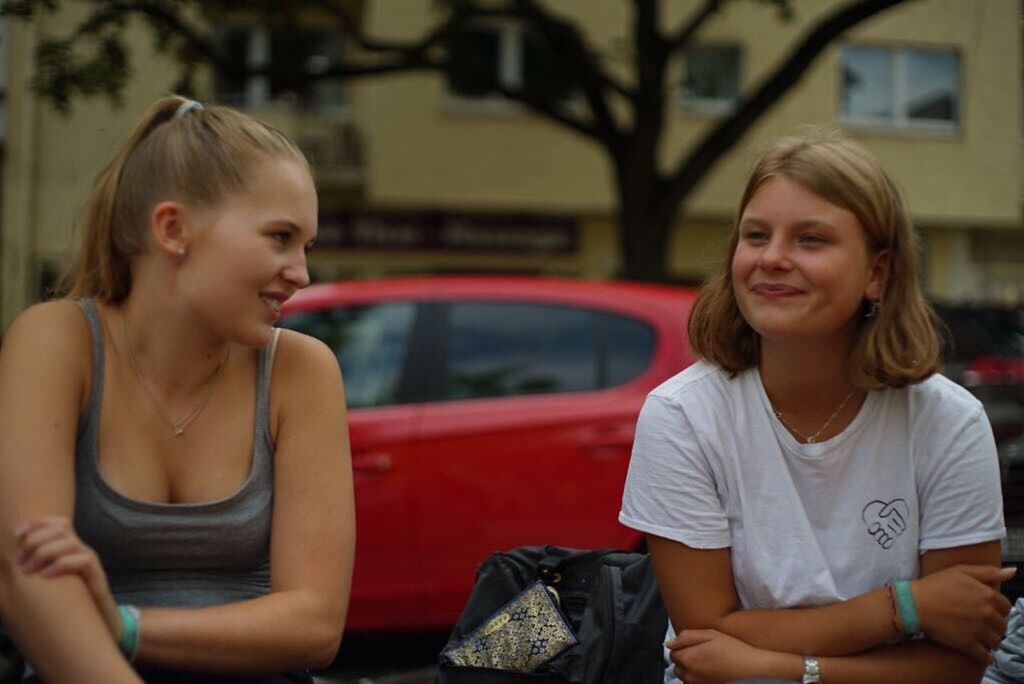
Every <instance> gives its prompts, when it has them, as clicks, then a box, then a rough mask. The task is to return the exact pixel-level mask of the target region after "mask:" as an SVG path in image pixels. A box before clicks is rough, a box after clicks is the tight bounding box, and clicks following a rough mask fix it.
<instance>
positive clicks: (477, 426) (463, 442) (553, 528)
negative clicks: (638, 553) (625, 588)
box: [410, 300, 654, 624]
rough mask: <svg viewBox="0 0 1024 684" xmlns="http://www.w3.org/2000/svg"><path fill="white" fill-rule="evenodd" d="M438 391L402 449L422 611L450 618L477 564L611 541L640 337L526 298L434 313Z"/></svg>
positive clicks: (644, 334) (589, 312) (620, 533)
mask: <svg viewBox="0 0 1024 684" xmlns="http://www.w3.org/2000/svg"><path fill="white" fill-rule="evenodd" d="M445 318H446V321H447V326H446V330H447V340H446V344H445V345H444V347H445V354H444V363H443V365H442V366H441V367H440V368H441V372H440V373H439V376H440V383H441V386H440V394H439V396H437V397H436V399H438V400H437V401H433V402H431V403H427V404H425V405H424V407H423V411H424V412H423V416H422V420H421V422H420V427H419V430H418V434H417V436H416V439H415V446H414V447H413V448H414V453H413V454H411V455H410V460H411V463H412V468H413V471H414V475H413V477H414V479H415V480H416V482H417V485H416V486H415V487H414V488H413V490H412V495H413V498H414V504H413V505H414V512H413V514H414V516H415V518H416V532H415V533H416V537H417V547H418V549H419V552H418V554H419V555H420V557H421V558H422V561H421V566H420V571H421V573H422V575H421V580H422V583H423V595H424V597H425V598H424V610H425V612H426V614H427V615H430V616H432V617H431V619H432V620H434V621H435V622H437V623H438V624H444V623H445V622H450V621H451V620H453V619H455V618H456V617H457V616H458V614H459V611H460V609H461V607H462V605H463V603H464V602H465V599H466V597H467V596H468V592H469V589H470V588H471V586H472V582H473V578H474V572H475V568H476V567H477V565H478V564H479V563H480V562H481V561H482V560H484V558H485V557H486V556H487V555H488V554H489V553H491V552H493V551H497V550H501V549H508V548H511V547H514V546H520V545H525V544H559V545H566V546H575V547H584V548H586V547H597V546H622V545H626V544H627V543H629V541H630V540H631V539H634V538H635V534H634V533H631V532H629V531H627V530H626V529H625V528H623V527H621V526H620V525H619V524H618V522H617V514H618V509H619V504H620V501H621V495H622V483H623V480H624V478H625V469H626V467H627V463H628V458H629V453H630V448H631V444H632V438H633V428H634V424H635V420H636V414H637V412H638V410H639V408H640V404H641V402H642V400H643V396H644V395H645V393H646V391H647V389H649V387H648V386H646V385H642V386H638V385H637V384H636V383H634V384H633V385H630V383H629V382H628V379H629V378H634V377H637V376H639V375H640V374H642V373H643V371H644V369H645V368H646V367H647V366H648V364H649V362H650V357H651V354H652V350H653V348H654V332H653V329H652V328H651V327H650V326H647V325H645V324H644V323H643V322H641V321H637V320H632V319H628V318H625V317H620V316H614V315H609V314H607V313H603V312H600V311H596V310H593V309H588V308H583V307H577V306H571V305H551V304H546V303H543V302H529V301H502V302H494V301H484V300H480V301H455V302H450V303H449V304H448V305H447V307H446V316H445Z"/></svg>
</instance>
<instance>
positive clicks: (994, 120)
mask: <svg viewBox="0 0 1024 684" xmlns="http://www.w3.org/2000/svg"><path fill="white" fill-rule="evenodd" d="M548 4H552V3H550V2H549V3H548ZM606 4H608V3H606V2H605V0H601V2H599V3H598V2H585V1H583V0H580V1H578V2H574V1H572V0H563V1H560V2H558V3H554V4H553V5H552V6H556V7H557V8H558V9H559V10H560V11H562V12H563V13H564V14H566V15H567V16H573V17H581V18H582V22H581V23H582V24H584V25H585V26H586V27H587V29H588V30H589V31H590V32H591V34H592V35H595V36H597V38H596V39H595V41H594V43H595V45H596V46H597V47H599V48H604V49H606V50H611V49H612V46H614V45H617V44H621V42H622V41H623V40H625V37H626V31H628V29H629V21H628V17H627V16H626V14H625V13H624V12H623V11H605V12H593V11H587V8H592V7H595V6H601V7H604V6H605V5H606ZM611 4H613V5H616V6H617V7H619V8H621V7H622V6H623V3H611ZM682 5H685V6H687V7H689V4H688V3H666V7H667V8H678V7H680V6H682ZM835 5H836V3H832V2H829V3H826V2H821V1H820V0H803V1H798V2H795V3H794V6H795V8H796V18H795V20H794V21H792V22H781V21H779V20H778V19H777V18H776V15H775V12H774V10H772V9H771V8H770V7H768V6H761V5H758V4H755V3H731V4H727V5H726V8H727V10H726V11H725V12H723V13H722V14H721V15H720V16H719V17H716V18H715V19H713V20H712V22H711V23H710V24H709V26H708V30H707V31H706V32H705V33H703V34H702V36H704V38H705V39H706V40H707V41H714V42H735V43H739V44H740V45H742V46H743V48H742V50H743V53H742V60H743V72H742V73H743V81H744V86H747V87H749V86H752V85H754V84H756V83H757V82H758V81H759V79H760V78H761V77H762V76H763V75H764V74H765V73H767V72H768V71H769V70H770V69H772V68H774V67H775V66H776V65H777V63H779V62H780V61H781V60H782V59H783V58H784V57H785V56H786V54H787V51H788V49H789V47H790V46H792V45H793V43H794V42H795V41H796V40H797V39H798V38H799V37H800V36H801V35H802V33H803V31H804V29H805V27H806V25H807V24H809V23H811V22H813V21H815V20H817V19H819V18H820V17H821V16H822V15H823V14H825V13H826V11H828V10H829V9H830V8H831V7H834V6H835ZM430 7H431V3H429V2H422V3H373V4H372V11H371V16H370V28H371V30H373V31H377V32H379V33H382V34H385V35H389V36H391V35H393V36H396V37H408V36H415V35H417V33H418V31H421V30H422V27H423V26H425V25H427V23H428V22H429V20H430V17H431V12H430V11H429V8H430ZM417 8H418V9H419V10H420V11H419V13H417V12H416V11H415V10H416V9H417ZM676 19H677V17H667V18H666V21H665V23H666V24H670V23H672V22H673V21H675V20H676ZM1019 33H1020V24H1019V3H1017V2H1014V0H986V2H979V3H965V2H962V0H925V1H922V2H914V3H908V4H907V5H906V6H905V7H898V8H896V9H893V10H889V11H887V12H885V13H883V14H882V15H880V16H879V17H876V18H875V19H873V20H871V21H869V22H867V23H866V24H864V25H863V26H862V27H860V28H858V29H857V30H856V31H854V32H852V33H851V34H850V35H849V36H847V41H848V42H857V43H868V44H881V45H892V46H908V47H914V46H943V47H955V48H956V49H957V50H958V51H959V53H960V56H961V62H960V65H961V79H960V80H961V96H962V100H961V106H962V116H961V126H960V127H959V129H958V130H957V131H956V132H953V133H929V132H923V131H919V130H918V131H893V130H891V129H885V128H880V129H851V130H850V131H849V132H850V133H851V134H852V135H853V136H854V137H856V138H858V139H859V140H861V141H862V142H864V144H866V145H867V146H868V147H869V148H871V149H872V150H873V151H874V152H875V153H876V154H878V155H879V156H880V157H881V158H882V160H883V162H884V163H885V164H886V166H887V168H889V169H890V170H891V171H892V173H893V174H894V175H896V176H897V177H898V178H899V179H900V181H901V182H902V183H903V185H904V187H905V188H906V191H907V195H908V197H909V198H910V201H911V206H912V207H913V210H914V212H915V215H917V216H919V217H920V218H921V219H922V220H925V221H927V222H929V223H938V224H943V225H953V224H956V225H958V224H960V223H962V222H964V221H970V222H972V223H976V224H979V225H988V226H1003V225H1007V224H1011V223H1016V222H1018V220H1019V213H1020V212H1019V205H1020V187H1021V180H1020V171H1019V160H1018V150H1017V147H1016V146H1015V145H1009V144H1007V141H1008V140H1016V139H1017V137H1018V133H1017V132H1018V130H1019V121H1020V115H1019V106H1020V104H1019V98H1017V97H1008V96H1007V93H1008V92H1009V93H1015V92H1016V91H1017V89H1018V88H1019V80H1020V73H1019V71H1020V65H1019V64H1017V63H1015V62H1014V61H1013V60H1007V59H1006V56H1007V54H1014V55H1015V54H1018V52H1019V47H1018V46H1019V40H1020V37H1019ZM908 37H910V38H908ZM675 71H676V72H677V80H678V79H679V78H681V66H680V65H676V68H675ZM839 76H840V74H839V62H838V50H837V49H836V48H831V49H828V50H827V51H826V52H825V53H824V55H823V56H822V57H821V58H820V59H819V60H818V61H817V62H816V64H815V65H814V66H813V67H812V68H811V69H810V70H809V71H808V73H807V74H806V75H805V77H804V79H803V81H802V82H801V83H800V84H799V85H798V87H796V88H794V89H793V90H792V91H791V92H790V93H789V94H788V95H787V96H786V97H785V98H784V99H783V101H782V102H781V103H780V104H779V105H778V106H777V107H776V108H775V109H774V110H772V111H771V112H770V114H769V115H768V116H767V117H765V118H764V119H763V120H762V121H761V122H759V123H758V124H757V125H756V126H755V127H754V129H753V131H752V132H751V133H750V134H748V136H747V137H746V138H745V139H744V140H743V141H740V143H739V144H738V145H737V147H736V148H735V149H734V151H733V152H732V153H730V154H729V155H728V156H727V158H726V159H724V160H723V161H722V162H721V163H720V164H719V165H718V167H717V168H716V169H715V170H714V171H713V172H712V173H711V174H710V177H709V178H707V179H706V180H705V181H704V182H703V183H702V185H701V187H700V190H699V192H698V193H697V194H696V196H695V197H694V199H693V202H692V203H691V209H692V210H693V211H694V212H695V213H697V214H709V213H710V214H720V215H723V216H727V215H729V214H730V213H731V212H732V211H733V208H734V205H735V201H736V196H737V188H738V187H739V185H741V183H742V179H743V177H744V174H745V171H746V169H747V167H748V166H749V162H750V158H751V148H756V146H757V145H758V144H761V143H763V142H764V141H766V140H769V139H772V138H775V137H777V136H779V135H783V134H785V133H787V132H791V131H793V130H794V129H796V128H797V127H799V126H802V125H807V124H812V125H825V126H838V124H839V93H840V88H839ZM359 99H360V101H362V102H364V104H365V107H364V113H365V116H366V118H365V133H366V137H367V141H368V144H369V149H370V159H371V160H372V161H371V165H370V168H369V177H368V178H369V183H368V188H369V193H370V197H371V198H372V199H373V200H374V201H375V202H379V203H381V204H387V205H403V204H422V203H438V204H440V203H446V202H457V203H459V204H463V205H477V206H486V207H493V206H502V205H504V206H520V207H521V206H524V205H528V206H531V207H535V208H544V209H551V210H584V209H604V210H610V209H611V207H612V206H613V205H612V201H613V196H612V191H611V177H610V172H609V168H608V164H607V161H606V160H605V158H604V156H603V155H602V154H601V153H600V151H599V150H598V149H597V148H596V147H595V146H594V145H592V144H590V143H589V141H587V140H585V139H583V138H582V137H580V136H578V135H575V134H572V133H569V132H567V131H566V130H564V129H561V128H560V127H557V126H556V125H555V124H551V123H547V122H546V121H543V120H540V119H538V118H537V117H533V116H531V115H529V114H528V113H526V112H525V111H524V110H523V109H522V108H518V107H514V106H510V107H504V108H495V109H496V110H497V111H495V110H489V109H488V108H487V107H484V106H479V103H465V102H459V101H458V100H456V99H455V98H453V97H452V96H451V95H450V94H449V93H448V91H447V88H446V85H445V83H444V82H443V80H442V78H440V77H437V76H435V75H432V74H417V75H410V76H402V77H394V78H390V79H387V80H384V79H381V80H379V81H375V82H373V83H372V84H368V85H367V86H366V87H365V88H364V89H362V90H361V93H360V98H359ZM668 120H669V123H670V132H669V135H668V136H667V137H666V140H665V144H664V152H665V162H666V166H667V165H668V164H670V163H672V162H675V161H676V160H677V159H678V158H679V157H680V156H681V155H683V154H684V153H685V151H686V150H687V149H688V148H689V147H690V145H691V144H692V143H693V141H694V140H696V139H698V136H700V135H702V134H703V133H705V132H706V131H707V130H708V129H709V128H710V127H711V126H713V125H714V124H715V123H716V122H717V118H716V117H711V116H706V115H699V114H693V113H690V112H687V111H686V110H685V108H684V107H683V106H682V104H681V102H680V100H679V98H678V97H675V96H673V97H671V98H670V108H669V116H668ZM539 170H543V173H539ZM552 178H557V179H558V182H557V183H552V182H550V179H552Z"/></svg>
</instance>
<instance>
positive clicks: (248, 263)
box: [181, 160, 317, 347]
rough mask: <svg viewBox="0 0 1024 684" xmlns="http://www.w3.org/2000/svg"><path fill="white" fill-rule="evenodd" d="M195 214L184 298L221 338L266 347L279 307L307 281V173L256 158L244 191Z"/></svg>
mask: <svg viewBox="0 0 1024 684" xmlns="http://www.w3.org/2000/svg"><path fill="white" fill-rule="evenodd" d="M195 216H196V226H197V230H195V231H194V232H192V233H191V236H192V237H191V239H190V240H189V252H188V257H187V258H186V259H185V263H184V265H183V268H182V279H181V283H182V288H183V289H184V295H185V297H186V298H187V299H188V300H189V301H190V302H191V303H192V304H193V305H194V307H195V308H196V310H198V311H200V312H201V315H202V317H203V318H204V319H205V321H206V322H207V323H208V324H209V325H210V327H211V328H212V329H214V330H216V331H217V332H218V333H219V334H220V335H222V336H223V337H224V338H226V339H230V340H234V341H237V342H240V343H242V344H247V345H249V346H254V347H258V346H263V345H266V344H267V343H269V341H270V338H271V335H272V327H273V325H274V323H275V322H276V321H277V319H278V318H279V317H280V308H281V305H282V304H283V303H284V302H285V301H286V300H287V299H288V298H289V297H291V296H292V295H293V294H294V293H295V292H296V291H297V290H299V289H301V288H303V287H305V286H306V285H308V284H309V273H308V271H307V270H306V253H307V252H308V250H309V248H310V247H312V244H313V241H314V239H315V238H316V231H317V198H316V189H315V188H314V186H313V180H312V178H310V175H309V172H308V171H307V170H306V169H305V168H304V167H303V166H302V165H300V164H298V163H297V162H295V161H292V160H266V161H261V162H259V163H257V164H255V165H254V166H253V168H252V170H251V171H250V180H249V182H248V183H247V187H246V188H245V190H243V191H242V192H240V193H236V194H233V195H231V196H229V197H228V198H226V199H225V200H224V201H223V202H221V203H220V204H218V206H216V207H214V208H212V209H209V210H206V211H200V212H196V214H195Z"/></svg>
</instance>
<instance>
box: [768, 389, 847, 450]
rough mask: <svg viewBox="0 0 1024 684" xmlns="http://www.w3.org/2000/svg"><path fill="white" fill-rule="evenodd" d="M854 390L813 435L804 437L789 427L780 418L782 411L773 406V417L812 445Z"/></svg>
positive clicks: (783, 419)
mask: <svg viewBox="0 0 1024 684" xmlns="http://www.w3.org/2000/svg"><path fill="white" fill-rule="evenodd" d="M856 390H857V388H856V387H853V388H852V389H851V390H850V393H849V394H847V395H846V398H845V399H843V403H841V404H840V405H839V408H837V409H836V410H835V411H833V413H832V415H831V416H829V417H828V420H826V421H825V424H824V425H822V426H821V427H820V428H818V431H817V432H815V433H814V434H813V435H805V434H804V433H802V432H800V431H799V430H797V429H796V428H795V427H793V426H792V425H790V424H789V423H788V422H786V419H785V418H783V417H782V411H780V410H779V409H777V408H775V407H774V406H772V411H774V412H775V417H776V418H778V419H779V422H780V423H782V424H783V425H785V426H786V428H788V429H789V430H790V431H792V432H795V433H796V435H797V437H799V438H800V439H802V440H804V441H805V442H807V443H808V444H814V443H815V442H817V441H818V437H819V436H820V435H821V433H822V432H824V431H825V428H827V427H828V426H829V425H831V424H832V421H833V420H835V419H836V416H838V415H839V412H840V411H842V410H843V407H845V406H846V404H847V402H849V401H850V397H852V396H853V393H854V392H855V391H856Z"/></svg>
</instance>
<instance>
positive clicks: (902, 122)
mask: <svg viewBox="0 0 1024 684" xmlns="http://www.w3.org/2000/svg"><path fill="white" fill-rule="evenodd" d="M847 48H868V49H873V50H885V51H886V52H888V53H889V54H890V55H891V57H892V74H891V76H892V91H891V92H890V93H889V95H890V97H891V98H892V108H893V115H892V117H890V118H886V117H876V116H858V115H853V116H851V115H849V114H844V113H843V111H842V98H843V94H844V93H843V87H844V86H843V55H842V50H845V49H847ZM922 52H937V53H946V54H952V55H953V56H954V57H956V75H955V77H956V78H955V84H956V98H957V99H956V118H955V119H953V120H951V121H940V120H936V119H913V118H911V117H910V116H908V115H907V110H908V104H909V98H908V96H907V56H908V55H909V54H910V53H922ZM961 62H962V56H961V54H960V51H959V50H957V49H956V48H955V47H940V46H935V47H922V46H911V45H879V44H873V43H847V44H844V45H842V46H841V48H840V54H839V98H840V104H839V117H840V120H841V122H842V124H843V125H844V126H846V127H848V128H862V129H863V128H868V129H875V130H886V131H893V130H895V131H921V132H934V133H956V132H958V131H959V130H960V126H961V121H962V120H963V78H962V74H963V68H962V66H961Z"/></svg>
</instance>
